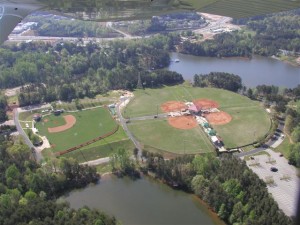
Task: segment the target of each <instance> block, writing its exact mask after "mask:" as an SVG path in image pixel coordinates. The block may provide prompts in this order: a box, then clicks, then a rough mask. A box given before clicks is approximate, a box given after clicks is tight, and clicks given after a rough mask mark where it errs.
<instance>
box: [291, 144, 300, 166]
mask: <svg viewBox="0 0 300 225" xmlns="http://www.w3.org/2000/svg"><path fill="white" fill-rule="evenodd" d="M289 162H290V163H291V164H292V165H294V166H296V167H300V142H298V143H296V144H291V145H290V154H289Z"/></svg>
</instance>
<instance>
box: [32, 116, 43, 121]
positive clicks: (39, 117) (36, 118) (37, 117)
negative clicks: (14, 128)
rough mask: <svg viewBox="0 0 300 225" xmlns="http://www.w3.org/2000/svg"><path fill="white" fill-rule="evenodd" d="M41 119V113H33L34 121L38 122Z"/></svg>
mask: <svg viewBox="0 0 300 225" xmlns="http://www.w3.org/2000/svg"><path fill="white" fill-rule="evenodd" d="M41 119H42V115H41V114H34V115H33V120H34V121H35V122H39V121H41Z"/></svg>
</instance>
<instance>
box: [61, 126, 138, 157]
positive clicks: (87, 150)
mask: <svg viewBox="0 0 300 225" xmlns="http://www.w3.org/2000/svg"><path fill="white" fill-rule="evenodd" d="M121 148H123V149H125V150H127V151H129V152H130V154H132V152H133V149H134V144H133V143H132V141H131V140H130V139H129V138H128V137H127V135H126V133H125V131H124V130H123V128H122V127H121V126H120V127H119V129H118V131H117V132H116V133H114V134H113V135H111V136H109V137H106V138H104V139H102V140H100V141H97V142H95V143H92V144H90V145H87V146H85V147H83V148H80V149H77V150H75V151H73V152H70V153H68V154H65V155H63V156H64V157H72V158H75V159H77V160H78V162H85V161H89V160H95V159H98V158H103V157H108V156H110V155H111V154H113V153H115V152H116V151H117V150H118V149H121Z"/></svg>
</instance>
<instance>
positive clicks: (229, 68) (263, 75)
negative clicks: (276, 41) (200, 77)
mask: <svg viewBox="0 0 300 225" xmlns="http://www.w3.org/2000/svg"><path fill="white" fill-rule="evenodd" d="M171 59H172V61H174V60H175V59H179V60H180V62H179V63H175V62H171V64H170V66H169V70H171V71H176V72H178V73H181V74H182V75H183V78H184V79H186V80H191V81H192V80H193V76H194V75H195V74H208V73H210V72H228V73H233V74H237V75H239V76H240V77H241V78H242V81H243V83H244V85H246V86H248V87H255V86H257V85H261V84H266V85H276V86H279V87H287V88H294V87H296V86H297V85H298V84H300V67H295V66H292V65H289V64H287V63H284V62H281V61H279V60H276V59H272V58H267V57H261V56H254V57H253V58H252V59H251V60H249V59H243V58H227V59H219V58H210V57H198V56H192V55H184V54H180V53H171Z"/></svg>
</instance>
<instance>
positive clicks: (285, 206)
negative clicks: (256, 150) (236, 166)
mask: <svg viewBox="0 0 300 225" xmlns="http://www.w3.org/2000/svg"><path fill="white" fill-rule="evenodd" d="M266 152H268V153H269V154H270V156H267V155H257V156H253V157H254V159H252V160H248V161H246V162H247V165H248V166H249V168H250V169H252V170H253V171H254V172H255V173H256V174H257V175H258V176H259V177H260V178H261V179H263V180H264V181H267V182H268V181H269V183H270V184H269V185H268V191H269V193H271V194H272V196H273V197H274V199H275V201H277V203H278V206H279V208H280V209H282V211H283V212H285V214H286V215H288V216H294V215H296V209H297V199H298V194H299V184H300V179H299V177H298V176H297V170H296V168H295V167H293V166H291V165H289V164H288V161H287V159H285V158H284V157H280V156H279V153H276V152H274V151H272V150H270V149H267V150H266ZM251 164H258V165H252V166H251ZM271 167H276V168H277V169H278V171H277V172H272V171H271V170H270V168H271ZM272 180H274V183H272V182H270V181H272Z"/></svg>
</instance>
